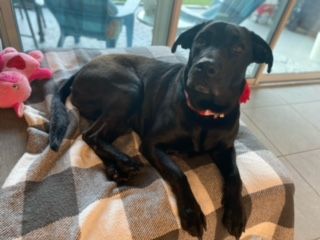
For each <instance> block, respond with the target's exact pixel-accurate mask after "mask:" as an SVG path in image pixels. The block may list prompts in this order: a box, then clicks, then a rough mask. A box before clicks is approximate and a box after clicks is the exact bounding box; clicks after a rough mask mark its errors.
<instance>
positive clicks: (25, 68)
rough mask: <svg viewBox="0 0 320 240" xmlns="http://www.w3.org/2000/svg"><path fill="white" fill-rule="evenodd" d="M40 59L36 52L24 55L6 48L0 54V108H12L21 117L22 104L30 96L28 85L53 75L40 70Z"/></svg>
mask: <svg viewBox="0 0 320 240" xmlns="http://www.w3.org/2000/svg"><path fill="white" fill-rule="evenodd" d="M42 59H43V54H42V52H40V51H37V50H36V51H32V52H30V53H29V54H26V53H21V52H18V51H17V50H16V49H14V48H6V49H4V50H3V51H2V52H0V108H13V109H14V110H15V111H16V113H17V115H18V116H19V117H22V116H23V109H24V104H23V102H24V101H25V100H27V99H28V98H29V97H30V95H31V87H30V83H31V82H32V81H33V80H35V79H39V80H42V79H50V78H51V77H52V75H53V73H52V71H51V70H50V69H47V68H40V63H41V61H42Z"/></svg>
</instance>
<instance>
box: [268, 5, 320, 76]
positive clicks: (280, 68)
mask: <svg viewBox="0 0 320 240" xmlns="http://www.w3.org/2000/svg"><path fill="white" fill-rule="evenodd" d="M319 12H320V2H319V1H312V0H298V1H297V4H296V6H295V8H294V10H293V13H292V14H291V17H290V19H289V22H288V24H287V26H286V29H285V30H284V31H283V33H282V34H281V36H280V39H279V41H278V43H277V45H276V47H275V51H274V53H275V60H276V65H275V68H274V72H276V73H301V72H314V71H317V72H319V71H320V34H319V32H320V18H319Z"/></svg>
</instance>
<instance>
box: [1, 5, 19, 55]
mask: <svg viewBox="0 0 320 240" xmlns="http://www.w3.org/2000/svg"><path fill="white" fill-rule="evenodd" d="M0 31H1V37H2V42H3V45H4V47H8V46H11V47H14V48H16V49H17V50H19V51H22V44H21V39H20V34H19V29H18V25H17V22H16V17H15V12H14V10H13V7H12V1H11V0H0Z"/></svg>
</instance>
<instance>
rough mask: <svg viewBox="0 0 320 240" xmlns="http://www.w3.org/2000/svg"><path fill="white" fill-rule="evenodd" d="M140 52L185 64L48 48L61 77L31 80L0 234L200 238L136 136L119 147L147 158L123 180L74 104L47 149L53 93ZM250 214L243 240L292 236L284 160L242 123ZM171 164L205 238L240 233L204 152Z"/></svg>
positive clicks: (1, 195)
mask: <svg viewBox="0 0 320 240" xmlns="http://www.w3.org/2000/svg"><path fill="white" fill-rule="evenodd" d="M105 53H106V54H108V53H134V54H140V55H144V56H149V57H154V58H157V59H161V60H164V61H170V62H179V61H182V59H181V58H180V57H179V56H177V55H172V54H171V53H170V50H169V49H168V48H166V47H151V48H132V49H107V50H101V51H99V50H85V49H73V50H47V51H46V53H45V57H46V63H45V65H46V66H48V67H50V68H51V69H52V70H53V71H54V73H55V75H54V79H53V80H50V81H47V82H45V81H39V82H34V83H33V85H32V87H33V95H32V96H31V98H30V100H29V102H28V104H27V106H26V108H25V112H24V116H25V119H26V121H27V123H28V126H29V127H28V135H29V137H28V143H27V152H26V153H25V154H24V155H23V156H22V157H21V159H20V160H19V161H18V162H17V164H16V166H15V167H14V169H13V170H12V172H11V173H10V175H9V176H8V178H7V179H6V181H5V183H4V184H3V186H2V187H1V189H0V239H46V240H48V239H59V240H63V239H94V240H99V239H111V240H114V239H115V240H118V239H119V240H126V239H137V240H143V239H193V238H192V237H191V236H190V235H188V234H187V233H186V232H185V231H183V230H182V229H181V224H180V221H179V217H178V213H177V205H176V200H175V197H174V196H173V194H172V192H171V189H170V188H169V187H168V185H167V183H166V182H165V181H164V180H163V179H162V178H161V177H160V176H159V174H158V173H157V171H156V170H155V169H154V168H152V167H151V166H150V165H149V164H148V163H147V162H146V161H145V160H144V159H143V157H142V156H141V154H140V153H139V152H138V150H137V148H138V145H139V139H138V137H137V136H136V135H135V134H133V133H132V134H129V135H127V136H123V137H121V138H119V139H118V140H117V141H116V143H115V144H116V145H117V146H118V147H119V148H121V149H122V150H123V151H125V152H126V153H128V154H129V155H131V156H136V157H139V158H140V159H141V160H142V161H143V162H144V163H145V166H144V167H143V169H142V171H141V172H140V173H139V174H138V175H137V176H136V177H135V178H134V179H132V180H130V181H129V182H128V183H127V184H126V185H122V186H117V184H116V183H115V182H112V181H109V180H108V179H107V178H106V176H105V173H104V172H105V171H104V166H103V164H102V162H101V160H100V159H99V158H98V157H97V156H96V155H95V154H94V152H93V151H92V150H91V149H90V148H89V147H88V146H87V145H86V144H85V143H84V142H83V141H82V139H81V136H80V131H81V129H83V128H84V127H85V126H86V124H87V123H86V121H85V120H83V119H81V118H80V117H79V114H78V113H77V110H76V109H74V108H73V107H72V105H71V104H70V103H68V104H67V106H68V109H69V115H70V119H71V124H70V127H69V129H68V133H67V139H66V140H65V141H64V142H63V144H62V147H61V148H60V150H59V152H57V153H56V152H53V151H51V150H50V149H49V147H48V133H47V132H48V118H49V114H50V113H49V109H50V101H51V98H52V93H53V92H54V89H55V88H56V87H57V86H58V85H59V84H61V82H63V81H64V80H65V79H66V78H67V77H69V76H70V75H72V74H73V73H74V72H76V71H77V70H78V69H79V68H80V67H81V66H83V65H84V64H85V63H87V62H88V61H89V60H91V59H92V58H93V57H95V56H97V55H100V54H105ZM235 145H236V151H237V162H238V166H239V170H240V174H241V178H242V180H243V192H242V195H243V202H244V204H245V210H246V213H247V215H248V216H249V218H248V223H247V228H246V231H245V233H244V234H243V235H242V237H241V239H281V240H283V239H286V240H290V239H293V219H294V218H293V193H294V186H293V184H292V182H291V180H290V178H289V177H288V173H287V172H286V170H285V168H284V167H283V165H282V164H281V163H280V162H279V160H278V159H277V158H276V157H275V156H274V155H273V154H272V153H271V152H269V151H268V150H266V149H265V147H263V146H262V145H261V144H259V143H258V141H257V139H256V138H255V137H254V136H253V135H252V134H251V133H250V132H249V131H248V129H247V127H246V126H244V125H243V124H242V125H241V128H240V132H239V137H238V139H237V141H236V143H235ZM173 158H174V160H175V161H176V162H177V163H178V164H179V165H180V167H181V168H182V169H183V171H184V172H185V174H186V176H187V178H188V180H189V182H190V185H191V188H192V191H193V193H194V195H195V197H196V199H197V200H198V202H199V204H200V206H201V208H202V210H203V212H204V214H205V215H206V218H207V225H208V226H207V227H208V229H207V231H206V232H205V235H204V239H216V240H220V239H233V237H231V236H229V235H228V233H227V231H226V229H225V228H224V227H223V225H222V224H221V218H222V212H223V208H222V207H221V188H222V179H221V177H220V175H219V171H218V169H217V168H216V166H215V165H214V164H213V163H212V162H211V160H210V159H209V158H208V157H207V156H203V157H196V158H191V159H180V158H178V157H174V156H173Z"/></svg>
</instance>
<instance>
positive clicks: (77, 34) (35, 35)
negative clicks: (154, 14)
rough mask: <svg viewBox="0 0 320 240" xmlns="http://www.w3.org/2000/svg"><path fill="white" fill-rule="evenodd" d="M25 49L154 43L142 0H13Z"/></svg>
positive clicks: (123, 45)
mask: <svg viewBox="0 0 320 240" xmlns="http://www.w3.org/2000/svg"><path fill="white" fill-rule="evenodd" d="M13 3H14V8H15V13H16V18H17V22H18V26H19V30H20V33H21V38H22V43H23V47H24V50H28V49H34V48H50V47H64V48H66V47H86V48H105V47H109V48H110V47H127V46H129V47H130V46H145V45H151V38H152V28H151V27H150V26H149V25H146V24H144V23H142V22H141V21H140V20H139V19H138V18H137V16H136V14H137V12H138V11H139V10H140V9H141V8H143V6H141V4H140V0H113V1H111V0H67V1H66V0H14V1H13Z"/></svg>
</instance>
